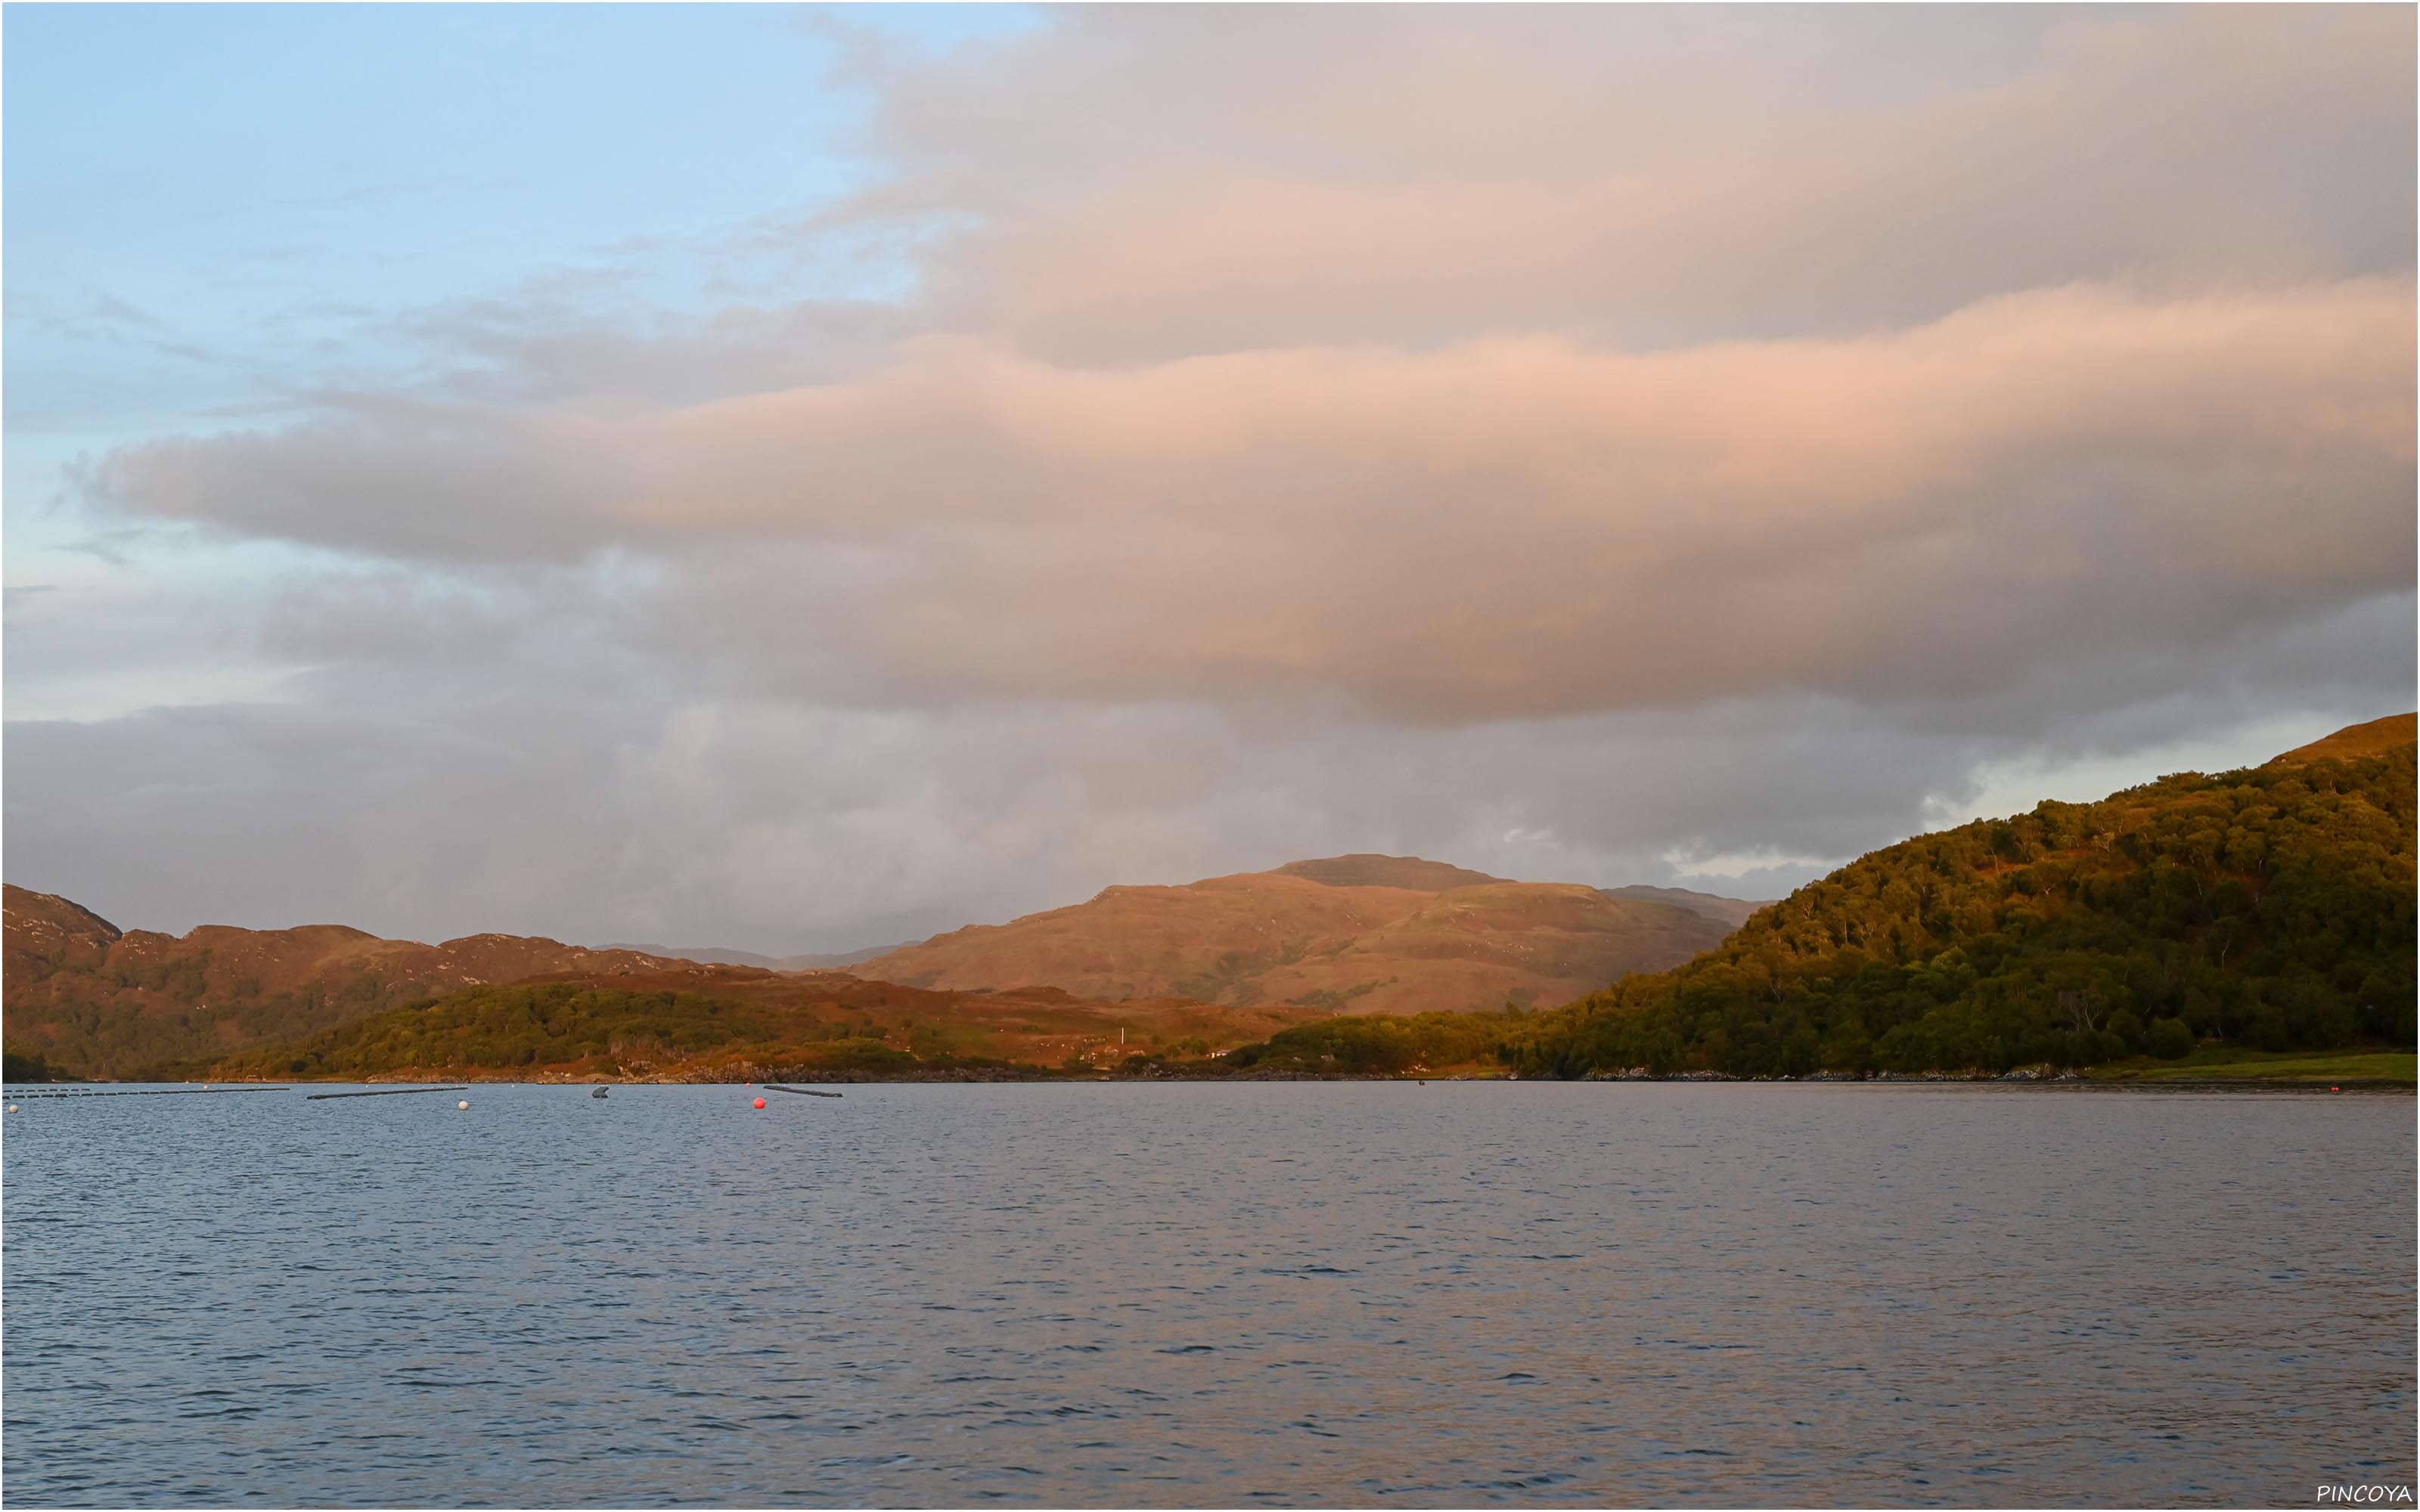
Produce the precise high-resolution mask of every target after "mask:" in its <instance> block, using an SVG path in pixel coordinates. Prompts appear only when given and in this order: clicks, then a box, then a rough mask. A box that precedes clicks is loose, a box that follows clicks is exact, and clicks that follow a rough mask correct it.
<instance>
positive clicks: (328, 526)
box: [7, 8, 2415, 952]
mask: <svg viewBox="0 0 2420 1512" xmlns="http://www.w3.org/2000/svg"><path fill="white" fill-rule="evenodd" d="M2412 28H2413V23H2412V15H2411V13H2410V12H2409V11H2408V10H2389V9H2333V8H2309V9H2302V10H2286V11H2271V10H2257V11H2256V10H2218V9H2202V10H2191V11H2174V12H2170V11H2156V12H2146V13H2134V12H2128V13H2125V14H2116V13H2102V12H2091V13H2073V12H2066V11H2058V12H2024V13H2008V12H1986V13H1981V14H1977V13H1972V12H1962V13H1958V14H1954V15H1953V14H1949V13H1943V12H1931V11H1902V12H1890V13H1862V12H1860V13H1854V14H1852V13H1845V12H1818V13H1814V14H1812V15H1807V14H1798V13H1791V14H1779V15H1777V14H1775V13H1770V12H1753V11H1687V12H1680V11H1658V10H1644V9H1636V8H1633V9H1621V10H1613V11H1595V10H1577V9H1573V10H1553V11H1532V10H1512V9H1508V10H1486V11H1472V10H1461V9H1446V8H1431V9H1423V10H1417V11H1403V10H1391V9H1390V10H1374V9H1349V10H1348V9H1339V10H1327V11H1317V12H1308V11H1259V10H1243V9H1237V10H1226V11H1209V12H1202V11H1189V10H1152V11H1125V10H1107V9H1094V10H1078V11H1073V12H1068V13H1063V14H1060V15H1056V16H1053V17H1052V18H1050V20H1049V22H1048V23H1047V25H1045V26H1044V27H1042V28H1040V29H1038V30H1036V31H1033V32H1030V33H1025V34H1021V35H1017V36H1013V37H1008V38H1002V39H991V40H986V41H981V42H977V43H973V44H970V45H968V46H965V47H962V48H959V49H956V50H954V51H953V52H950V53H948V54H944V55H942V56H939V57H938V58H934V57H926V56H911V57H894V56H890V55H888V54H883V53H882V52H881V51H880V50H879V49H878V48H874V47H872V46H871V45H869V47H868V49H867V50H865V51H863V52H861V53H860V54H856V56H857V59H858V63H859V66H860V67H861V68H862V69H865V70H866V72H865V73H864V75H863V76H862V77H861V79H859V80H858V81H857V82H858V83H860V84H862V85H868V86H869V87H870V88H871V89H872V92H873V98H874V100H875V108H874V112H873V115H872V116H871V117H870V120H869V125H868V128H867V132H868V134H867V139H866V141H865V143H864V147H865V150H866V152H867V153H868V155H869V158H870V160H871V161H872V162H874V163H876V165H877V166H878V168H879V172H877V173H876V175H875V176H874V182H873V187H871V188H869V189H868V190H867V191H865V192H864V193H861V194H860V195H858V196H856V197H854V198H852V199H849V200H845V201H842V202H839V203H837V204H834V205H829V206H825V207H821V208H817V209H815V210H814V212H813V213H811V214H801V213H787V212H786V208H783V207H778V206H768V207H767V212H768V213H767V219H766V221H765V222H764V223H763V224H761V225H760V226H757V227H754V228H751V229H749V230H748V231H747V232H746V233H745V235H746V236H747V237H748V238H750V239H754V240H758V241H761V240H763V239H766V238H768V237H769V238H774V239H788V240H789V241H791V242H794V243H795V244H796V246H797V247H798V249H799V258H800V260H801V263H802V265H820V264H823V263H828V262H830V259H831V257H832V256H834V255H837V254H835V253H833V252H832V251H831V248H832V247H833V246H834V245H836V244H844V243H845V244H846V245H850V246H854V245H859V244H861V243H863V242H866V241H868V240H872V241H876V242H884V241H887V242H888V244H890V245H891V246H892V255H894V256H895V257H897V258H898V259H899V262H900V266H901V267H902V268H903V269H905V270H907V273H908V275H909V276H908V277H907V279H906V280H905V281H904V283H903V285H902V286H903V288H904V290H905V292H904V293H902V294H901V296H900V297H899V298H898V299H896V300H895V301H866V300H863V299H854V298H852V299H840V300H835V299H832V298H830V297H828V296H827V295H826V294H825V293H824V292H822V291H819V290H816V289H814V288H798V289H792V290H788V291H785V293H786V297H783V298H773V299H765V300H746V301H733V302H731V303H729V304H727V305H725V306H722V307H721V308H717V309H713V310H710V311H707V312H705V313H703V314H697V315H689V316H683V315H678V314H675V313H671V312H658V313H655V314H652V315H647V316H644V318H638V317H634V316H633V315H632V313H631V312H630V311H628V309H625V308H622V307H619V306H616V305H613V304H611V303H598V302H594V301H589V302H583V298H582V294H581V293H580V290H581V289H582V286H583V285H582V281H581V280H579V279H576V278H573V279H561V280H556V281H554V282H552V283H550V285H548V286H549V288H550V290H551V292H550V293H549V295H548V297H547V298H546V299H544V300H542V301H528V302H522V303H516V302H515V301H512V300H511V299H510V298H509V297H506V296H504V295H500V297H499V298H498V299H497V300H496V301H481V302H479V303H476V304H473V305H463V306H451V307H445V308H440V309H432V310H427V311H421V312H414V313H410V314H409V315H407V316H402V317H399V318H394V319H389V320H388V321H387V322H386V325H385V329H388V330H391V331H392V330H396V329H401V328H405V327H408V328H409V329H410V330H411V342H412V343H413V344H414V347H413V349H414V350H416V351H419V352H420V353H421V354H422V357H421V359H420V360H421V361H423V362H425V363H427V367H426V369H425V371H423V372H421V373H420V374H418V375H417V376H416V377H415V378H413V379H412V380H411V381H409V382H398V383H395V384H392V385H386V386H381V387H372V388H363V387H359V386H355V387H352V388H350V389H349V390H343V391H339V390H336V389H334V388H331V389H329V390H328V391H326V392H324V393H322V394H321V396H320V398H319V400H318V401H315V402H314V403H313V404H312V405H311V406H309V407H308V408H306V409H305V410H304V411H303V412H302V413H301V414H299V415H297V416H294V417H292V418H288V419H284V420H281V421H278V422H275V423H271V424H258V425H246V426H240V427H234V428H224V429H218V430H214V431H209V432H200V433H186V434H175V435H163V436H159V437H156V438H153V439H150V440H143V441H139V442H136V443H132V444H129V445H125V446H120V447H116V448H114V449H112V450H109V451H108V452H106V453H105V454H104V455H100V456H98V457H97V458H96V459H95V460H94V462H93V463H92V465H91V466H90V467H89V468H88V469H87V470H86V471H85V473H84V474H83V485H82V487H83V491H82V493H81V496H80V507H82V508H83V509H85V511H87V512H88V513H89V514H90V515H91V516H92V517H94V518H95V519H96V520H101V521H110V522H118V523H135V524H140V525H144V526H146V527H150V528H155V529H163V530H165V531H167V532H169V535H170V537H171V538H173V539H175V540H178V541H181V542H185V543H188V545H187V546H186V547H185V548H183V549H186V550H190V551H191V552H193V553H194V560H195V561H207V560H209V556H208V554H209V553H210V552H213V551H224V550H227V549H231V548H236V547H240V548H243V549H250V550H261V549H266V550H269V551H271V553H272V555H273V558H274V560H275V561H276V562H278V563H282V564H281V565H279V566H277V567H276V568H274V569H273V570H272V571H271V573H270V575H269V579H268V586H267V587H266V588H265V590H262V591H251V590H252V589H253V588H254V587H256V586H257V585H256V584H255V583H252V582H249V581H248V583H247V591H245V592H243V593H241V594H234V593H230V594H226V595H225V596H224V597H221V598H218V599H212V598H211V596H210V594H209V589H208V587H207V586H204V587H203V588H202V589H201V590H199V597H198V601H197V604H196V606H195V608H194V611H193V612H194V614H197V615H200V616H202V617H204V618H207V619H208V620H209V621H210V622H211V623H212V624H214V625H218V626H220V627H221V628H220V631H219V633H221V634H222V635H224V636H225V638H227V640H229V641H231V642H233V643H235V644H237V645H239V646H240V651H241V654H242V655H243V656H249V657H252V658H255V659H257V660H258V661H260V662H263V663H265V664H271V665H274V666H276V667H280V668H299V669H302V671H292V672H290V673H287V674H286V675H284V677H283V679H282V680H281V681H277V682H275V683H274V684H273V687H274V692H273V694H272V695H271V698H270V699H269V700H267V701H265V702H264V701H260V700H257V699H256V700H254V701H252V702H208V701H204V702H195V703H193V704H192V706H188V707H183V708H178V709H149V710H143V711H139V712H134V711H129V712H114V713H112V714H111V715H110V716H109V717H91V718H82V719H73V720H70V719H57V718H25V717H21V715H20V709H21V705H20V702H19V698H18V696H16V695H12V697H11V700H10V702H11V708H10V715H11V722H10V727H9V733H8V758H9V760H8V779H9V782H8V855H7V865H8V875H9V877H10V878H11V880H14V881H19V882H23V883H26V884H28V885H32V886H38V887H49V888H54V889H57V890H65V891H68V892H70V895H72V896H75V897H77V898H79V899H80V900H81V901H84V902H85V903H90V904H91V905H93V906H95V907H97V908H99V909H101V912H103V913H104V914H112V916H113V917H116V912H122V913H123V914H125V915H127V916H128V917H125V918H120V919H119V921H120V922H121V923H139V924H148V925H153V926H163V925H166V926H176V927H182V926H184V925H186V924H190V923H193V922H197V921H201V920H203V919H216V920H222V921H229V922H243V923H288V922H298V921H302V920H303V919H305V918H342V919H344V920H346V921H349V922H354V923H359V924H361V925H363V926H364V927H367V928H373V929H377V930H380V931H381V932H385V933H415V934H421V935H435V934H442V933H461V932H465V931H468V930H473V929H513V930H528V931H535V932H541V933H554V934H557V935H562V936H566V937H572V938H580V939H603V938H608V937H648V938H662V937H671V936H672V935H675V934H676V935H679V936H681V937H695V938H705V937H714V938H718V939H726V940H729V941H731V942H733V943H735V944H739V945H745V946H750V947H752V948H756V949H767V950H770V951H775V952H780V951H786V950H792V949H822V948H843V947H849V946H854V945H859V944H863V943H866V942H868V941H870V940H876V939H882V940H888V939H892V938H897V937H901V936H903V935H905V934H908V933H920V932H923V931H926V930H930V929H936V928H941V927H947V926H951V925H954V924H957V923H961V922H966V921H969V920H972V919H997V918H1006V917H1008V916H1010V915H1013V914H1015V913H1019V912H1025V911H1030V910H1032V909H1034V908H1040V907H1047V906H1051V905H1055V904H1058V903H1067V902H1072V901H1075V900H1077V899H1079V898H1082V897H1085V896H1089V895H1090V894H1091V893H1092V892H1093V891H1095V890H1097V889H1098V887H1101V886H1103V885H1106V884H1108V883H1110V882H1129V881H1183V880H1188V879H1189V878H1191V877H1193V876H1200V875H1206V874H1212V873H1215V872H1225V871H1234V870H1242V869H1246V868H1251V867H1260V866H1266V865H1273V864H1275V863H1277V862H1279V861H1282V860H1285V859H1289V858H1292V857H1294V856H1303V855H1312V854H1323V853H1328V852H1334V851H1340V850H1373V849H1377V850H1391V851H1397V852H1404V851H1416V852H1419V853H1420V854H1426V855H1432V856H1439V857H1441V858H1446V859H1451V860H1454V861H1458V862H1461V863H1463V864H1466V865H1471V866H1477V867H1480V868H1482V869H1484V870H1489V871H1494V872H1501V873H1504V874H1509V875H1518V876H1531V877H1538V878H1542V879H1546V878H1554V879H1561V878H1569V879H1571V880H1584V881H1595V882H1600V883H1606V884H1613V883H1620V882H1631V881H1641V882H1663V881H1670V880H1676V879H1677V880H1682V881H1684V882H1690V883H1693V884H1696V885H1706V886H1712V887H1715V888H1716V889H1717V890H1726V891H1731V892H1734V893H1738V894H1757V893H1770V892H1773V891H1777V890H1781V889H1784V888H1786V887H1789V886H1791V885H1794V884H1795V883H1796V882H1798V881H1801V880H1804V879H1805V877H1806V876H1807V874H1809V873H1810V872H1812V871H1814V870H1817V869H1819V868H1820V866H1821V864H1823V862H1826V861H1829V860H1835V859H1838V858H1842V857H1845V856H1850V855H1853V854H1854V853H1856V852H1857V851H1860V850H1863V849H1866V848H1869V847H1870V846H1872V845H1876V844H1881V843H1885V842H1887V841H1891V840H1894V839H1897V838H1900V836H1902V835H1904V834H1905V833H1907V832H1909V831H1910V830H1911V829H1913V828H1915V827H1917V826H1918V825H1921V824H1922V823H1924V822H1925V820H1926V819H1927V817H1928V816H1937V815H1938V814H1939V813H1940V812H1942V811H1944V810H1956V809H1957V807H1958V806H1959V805H1960V804H1961V803H1963V802H1969V801H1972V800H1973V799H1974V798H1975V797H1976V796H1977V795H1978V794H1979V793H1980V792H1981V791H1982V789H1983V787H1984V785H1985V779H1984V777H1983V776H1982V774H1984V773H1985V772H1986V771H1988V770H1992V769H2007V768H2009V767H2010V766H2024V765H2027V764H2033V765H2039V766H2044V767H2055V766H2056V765H2058V764H2060V763H2062V762H2084V761H2087V760H2090V761H2096V762H2098V761H2106V760H2109V759H2118V758H2125V757H2127V756H2129V755H2130V754H2135V755H2139V756H2141V757H2142V758H2143V759H2145V760H2150V759H2153V758H2154V757H2157V756H2172V755H2174V754H2175V753H2177V752H2179V751H2180V750H2181V751H2193V752H2201V753H2206V754H2212V755H2215V754H2220V753H2225V754H2227V755H2229V756H2231V757H2232V759H2257V758H2258V757H2259V756H2262V755H2265V754H2268V752H2267V751H2266V750H2258V749H2249V748H2243V742H2244V741H2245V740H2246V739H2248V738H2250V736H2249V734H2248V732H2252V731H2255V730H2257V731H2260V732H2264V733H2266V732H2270V731H2273V730H2275V729H2277V728H2280V727H2281V725H2282V724H2291V723H2292V722H2294V721H2295V720H2298V719H2299V720H2302V721H2304V725H2305V726H2306V727H2307V728H2308V730H2309V732H2310V733H2313V734H2316V733H2319V732H2320V731H2321V730H2323V729H2325V728H2329V727H2332V726H2333V725H2335V724H2338V723H2344V722H2350V721H2351V720H2353V719H2358V718H2366V717H2374V716H2376V715H2378V714H2381V713H2385V712H2389V711H2391V710H2394V709H2398V708H2404V707H2409V706H2410V705H2411V703H2412V681H2413V675H2414V665H2413V652H2412V617H2413V593H2412V590H2413V577H2412V561H2413V551H2414V525H2413V511H2412V496H2413V488H2414V458H2413V448H2412V433H2413V418H2414V411H2413V405H2414V388H2413V363H2414V339H2413V329H2414V313H2415V312H2414V298H2413V274H2412V261H2413V247H2412V229H2411V228H2412V215H2413V198H2412V184H2413V178H2414V160H2413V150H2412V141H2413V134H2414V111H2413V88H2414V84H2413V76H2412V43H2413V35H2412ZM1280 44H1282V45H1280ZM596 286H597V287H598V288H603V289H612V288H613V287H616V286H617V285H614V284H613V281H611V280H606V281H602V282H600V283H598V284H597V285H596ZM12 513H13V511H12ZM98 602H99V601H98V600H96V599H94V598H93V597H91V596H90V595H85V596H84V597H81V598H80V597H79V596H78V595H76V594H47V595H37V596H34V597H31V598H28V599H26V600H25V601H24V602H23V605H22V606H21V605H20V604H19V603H18V602H17V601H16V600H15V599H14V598H13V597H12V603H11V609H10V641H9V648H8V671H9V673H10V676H11V681H12V683H20V684H21V686H22V680H23V679H25V678H26V676H27V674H28V673H29V672H31V673H32V674H33V675H34V676H35V678H37V679H39V678H40V677H42V676H44V675H55V676H64V675H66V674H67V672H68V671H69V670H70V669H76V670H90V671H106V670H107V669H108V668H110V667H114V666H122V665H125V664H127V663H129V662H132V661H140V660H141V659H142V656H144V655H145V653H144V652H143V651H142V649H141V648H140V647H139V646H130V645H129V644H127V642H129V641H131V640H140V639H142V638H143V636H144V635H146V634H148V635H149V637H150V638H151V640H153V641H154V642H156V643H155V644H154V645H153V646H152V648H151V651H150V653H149V655H151V656H154V657H164V656H168V655H169V654H170V653H171V652H173V651H178V650H180V649H188V648H181V647H179V646H178V645H175V644H173V643H172V642H174V641H176V640H177V639H178V638H177V636H176V635H175V633H174V631H173V630H172V629H170V628H168V627H167V626H168V625H169V623H170V622H169V621H167V620H163V619H159V611H158V609H157V607H156V605H155V606H152V607H151V609H150V613H151V615H152V616H153V617H152V618H145V617H144V616H143V615H141V614H136V615H132V616H130V617H129V618H128V619H127V620H126V623H128V624H132V625H150V624H153V623H155V620H157V621H158V623H159V624H160V625H161V626H162V627H161V628H158V629H155V630H152V631H149V632H143V631H139V630H131V631H125V632H122V633H105V632H104V631H103V630H102V629H101V626H100V624H99V621H98V619H97V618H96V617H97V616H99V615H101V614H102V613H103V612H104V611H103V610H101V609H97V608H96V607H95V606H96V603H98ZM2264 737H2265V735H2264ZM2139 775H2140V776H2141V777H2145V778H2148V777H2149V776H2151V775H2154V774H2153V773H2152V772H2151V771H2149V770H2146V771H2143V772H2142V773H2140V774H2139ZM1699 867H1714V868H1716V869H1717V871H1716V872H1700V871H1696V870H1693V869H1694V868H1699ZM113 910H116V912H113Z"/></svg>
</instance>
